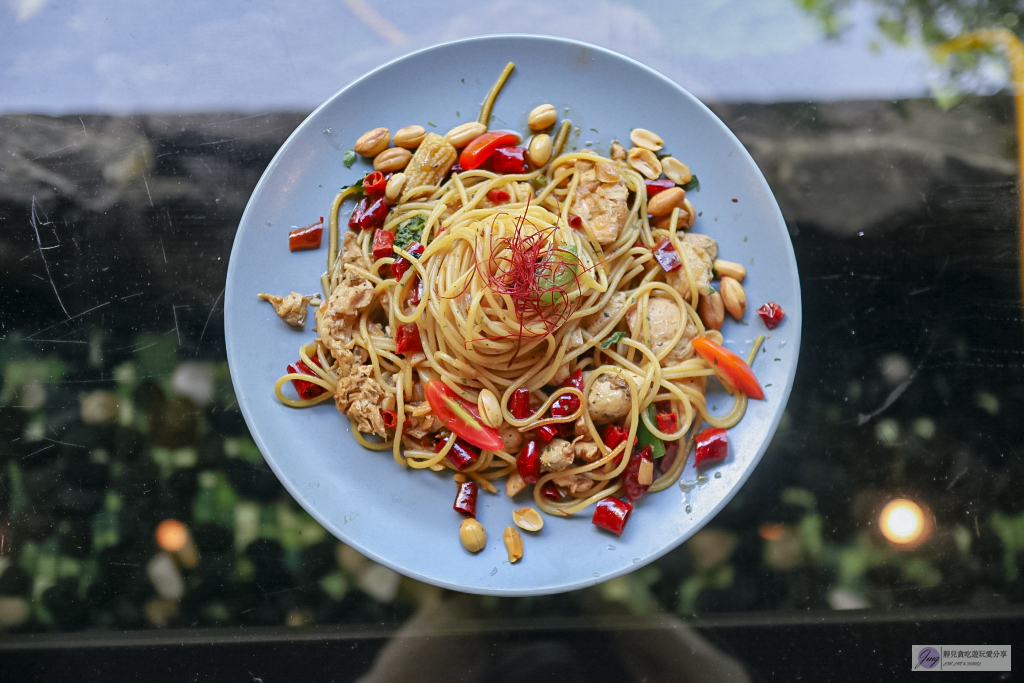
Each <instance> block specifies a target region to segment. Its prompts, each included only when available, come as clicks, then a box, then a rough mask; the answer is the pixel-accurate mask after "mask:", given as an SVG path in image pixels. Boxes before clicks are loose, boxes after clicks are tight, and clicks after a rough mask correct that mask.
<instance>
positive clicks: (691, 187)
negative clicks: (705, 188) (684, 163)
mask: <svg viewBox="0 0 1024 683" xmlns="http://www.w3.org/2000/svg"><path fill="white" fill-rule="evenodd" d="M683 189H684V190H686V191H687V192H699V191H700V181H699V180H697V176H696V175H693V176H692V177H691V178H690V182H688V183H686V184H685V185H683Z"/></svg>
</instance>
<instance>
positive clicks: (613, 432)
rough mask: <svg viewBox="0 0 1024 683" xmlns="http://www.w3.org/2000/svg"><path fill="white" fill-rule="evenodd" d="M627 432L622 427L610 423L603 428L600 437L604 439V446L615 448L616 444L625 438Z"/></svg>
mask: <svg viewBox="0 0 1024 683" xmlns="http://www.w3.org/2000/svg"><path fill="white" fill-rule="evenodd" d="M628 433H629V432H627V431H626V430H625V429H624V428H622V427H620V426H618V425H613V424H612V425H608V426H607V427H605V428H604V434H602V435H601V438H602V439H603V440H604V445H605V446H607V447H608V448H610V449H612V450H615V447H616V446H618V445H619V444H620V443H622V442H623V441H625V440H626V435H627V434H628Z"/></svg>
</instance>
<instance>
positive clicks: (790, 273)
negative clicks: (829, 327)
mask: <svg viewBox="0 0 1024 683" xmlns="http://www.w3.org/2000/svg"><path fill="white" fill-rule="evenodd" d="M495 40H523V41H536V42H546V43H556V44H561V45H569V46H573V47H577V48H585V49H588V50H594V51H596V52H600V53H604V54H605V55H606V56H609V57H611V58H614V59H618V60H622V61H624V62H626V63H628V64H629V65H630V66H632V67H634V68H640V69H642V70H644V71H646V72H648V73H649V74H651V75H652V76H654V77H655V78H657V79H658V80H659V81H660V82H661V83H662V84H663V85H665V86H666V87H670V88H673V89H675V90H676V91H677V92H678V93H679V94H681V95H682V96H684V97H686V98H688V99H689V100H690V101H691V102H692V103H693V104H695V105H697V107H698V108H699V109H700V110H702V113H704V114H705V116H707V117H708V118H709V119H710V120H711V121H712V122H713V124H714V125H715V126H717V127H718V128H719V129H720V131H721V132H723V133H724V134H725V135H726V136H727V137H728V138H731V139H732V141H733V142H734V143H735V145H736V147H737V148H738V149H739V150H740V151H741V154H742V155H743V157H744V160H745V161H746V162H747V163H749V164H750V165H751V166H752V167H753V168H754V169H756V171H757V174H756V175H757V182H758V184H759V185H760V186H761V189H762V190H763V191H764V192H765V193H766V194H767V196H768V198H770V199H771V214H772V215H773V218H774V219H776V220H777V221H778V222H779V223H780V224H781V225H782V226H783V227H786V221H785V217H784V216H783V215H782V210H781V208H780V207H779V203H778V200H777V199H776V197H775V193H774V192H772V189H771V187H770V186H769V184H768V181H767V179H766V178H765V176H764V173H763V172H762V171H761V168H760V166H758V165H757V162H756V161H755V160H754V158H753V157H752V156H751V155H750V152H749V151H748V150H747V148H746V147H745V146H744V145H743V143H742V142H741V141H740V140H739V138H738V137H737V136H736V135H735V133H733V131H732V130H731V129H730V128H729V127H728V126H727V125H725V123H724V122H723V121H722V120H721V119H720V118H719V117H718V115H716V114H715V113H714V112H713V111H712V110H711V109H710V108H709V107H708V106H707V105H706V104H704V103H703V102H702V101H700V100H699V99H698V98H697V97H696V96H695V95H693V94H692V93H690V92H689V91H688V90H686V89H685V88H684V87H683V86H681V85H679V84H678V83H676V82H675V81H673V80H672V79H671V78H669V77H668V76H666V75H665V74H663V73H661V72H660V71H658V70H656V69H654V68H652V67H650V66H648V65H646V64H644V63H642V62H640V61H638V60H636V59H633V58H632V57H629V56H627V55H624V54H622V53H620V52H616V51H614V50H611V49H608V48H605V47H602V46H599V45H594V44H592V43H587V42H584V41H580V40H576V39H573V38H564V37H560V36H550V35H544V34H531V33H490V34H482V35H476V36H470V37H466V38H459V39H455V40H450V41H445V42H442V43H436V44H433V45H429V46H426V47H422V48H419V49H417V50H413V51H411V52H408V53H405V54H403V55H400V56H398V57H395V58H394V59H391V60H389V61H387V62H385V63H384V64H381V65H379V66H377V67H375V68H373V69H371V70H370V71H368V72H366V73H365V74H363V75H362V76H360V77H359V78H356V79H355V80H353V81H350V82H349V83H347V84H346V85H345V86H343V87H342V88H341V89H339V90H338V91H337V92H335V93H334V94H333V95H331V96H330V97H328V98H327V99H326V100H324V101H323V102H322V103H321V104H320V105H319V106H317V107H316V108H315V109H313V111H311V112H310V113H309V115H308V116H306V117H305V118H304V119H303V120H302V122H301V123H299V125H298V126H296V128H295V130H293V131H292V132H291V133H290V134H289V135H288V137H287V138H286V139H285V141H284V142H283V143H281V146H280V147H279V148H278V150H277V152H275V154H274V156H273V157H272V158H271V160H270V162H269V163H268V164H267V166H266V168H265V169H264V171H263V173H262V174H261V176H260V179H259V181H258V182H257V183H256V185H255V186H254V187H253V190H252V193H251V194H250V196H249V199H248V200H247V202H246V207H245V210H244V211H243V212H242V216H241V218H240V219H239V222H238V227H237V228H236V230H235V236H234V238H233V239H232V245H231V251H230V254H229V256H228V268H227V271H226V275H225V287H224V318H223V321H224V340H225V350H226V353H227V361H228V374H229V377H230V378H231V383H232V389H233V391H234V392H235V396H236V398H241V396H242V394H241V393H240V392H239V388H238V386H237V384H236V383H235V381H234V372H233V371H232V370H233V368H235V367H240V366H239V365H238V363H239V360H238V358H237V356H236V354H235V353H234V352H233V350H232V349H233V346H234V345H233V344H232V339H237V336H236V335H235V334H234V333H233V327H234V324H233V323H232V322H231V321H232V318H231V317H230V316H228V314H227V311H228V310H229V309H230V308H232V307H233V306H234V305H236V302H235V300H236V297H237V296H238V295H237V294H236V292H235V289H236V288H235V287H233V286H232V283H233V282H235V281H237V277H233V275H234V274H235V273H236V271H237V269H238V268H239V267H240V266H238V265H237V263H238V260H237V258H236V256H237V253H236V252H237V251H240V250H241V247H240V246H239V244H240V242H239V239H238V236H239V234H240V229H241V228H242V226H243V225H245V224H247V223H248V222H251V220H252V218H251V217H250V213H251V212H252V211H254V210H255V209H254V208H253V201H252V200H253V197H255V196H257V195H258V194H259V193H260V192H261V191H262V190H263V187H264V184H265V183H267V182H269V176H270V175H271V173H272V171H273V170H274V169H275V168H276V167H277V165H278V164H279V163H280V161H281V159H282V157H283V156H284V155H285V154H287V153H288V152H289V150H290V148H291V147H292V145H294V144H295V143H296V140H297V139H298V138H299V137H301V136H303V135H304V134H305V131H306V129H307V128H308V127H309V126H311V125H313V124H312V122H313V121H314V120H315V119H316V117H317V115H318V114H319V113H320V111H321V110H323V109H325V108H326V107H328V106H329V105H331V104H332V103H334V102H335V101H336V100H338V99H339V98H341V97H343V96H344V94H345V93H346V92H348V91H349V90H351V89H353V88H355V87H356V86H357V85H358V84H360V83H362V82H363V81H366V80H368V79H371V78H373V77H374V76H375V75H376V74H377V73H378V72H380V71H383V70H385V69H388V68H389V67H391V66H392V65H394V64H397V63H399V62H403V61H405V60H408V59H412V58H415V57H417V56H419V55H422V54H425V53H428V52H432V51H435V50H441V49H448V48H451V47H453V46H459V45H469V44H474V43H486V42H490V41H495ZM786 234H787V237H788V238H789V239H788V249H786V250H785V251H786V256H787V261H788V263H786V264H785V266H786V268H785V271H786V274H787V278H788V279H789V280H790V283H789V284H790V286H791V287H792V291H793V293H794V294H795V298H796V300H797V302H798V306H799V308H798V310H797V311H796V312H795V313H793V312H789V311H787V317H789V318H790V320H789V321H788V322H789V324H790V325H794V323H795V327H796V329H795V331H793V332H791V334H793V335H795V337H794V339H793V340H792V341H793V346H794V349H795V350H794V354H795V355H794V358H793V362H792V364H791V365H790V366H789V368H788V370H787V372H786V376H785V378H786V382H785V387H784V388H783V391H782V393H781V395H780V396H779V402H780V405H781V408H780V409H779V410H778V411H777V412H776V413H775V415H774V416H773V417H772V419H771V421H770V423H769V427H768V430H767V436H766V438H765V439H764V440H763V441H762V442H761V444H760V445H759V447H758V451H757V453H756V454H755V455H754V457H753V458H752V459H751V461H750V464H749V466H747V467H746V468H745V469H744V470H743V471H742V472H741V473H740V474H739V476H738V477H737V479H736V482H735V484H733V486H732V487H731V488H730V489H729V490H727V491H726V492H725V494H724V495H722V496H721V497H720V498H719V499H718V501H717V502H716V503H715V504H714V506H712V507H711V509H710V512H708V513H707V515H706V517H705V519H704V522H703V523H702V524H699V525H694V526H692V527H691V528H689V529H687V530H686V531H685V532H683V533H682V534H680V535H679V536H678V537H677V538H675V539H673V540H672V541H671V542H670V543H667V544H666V545H665V546H664V547H663V548H662V549H660V550H658V551H656V552H653V553H650V554H649V555H647V556H646V557H644V558H643V559H642V561H641V562H640V563H639V564H634V565H627V566H625V567H623V568H621V569H618V570H615V571H611V572H608V573H606V574H601V575H600V576H598V577H593V576H588V577H586V578H583V579H580V580H577V581H572V582H567V583H564V584H560V585H557V586H544V587H539V588H521V587H519V588H515V587H513V588H509V587H503V588H487V587H476V586H464V585H461V584H459V583H454V582H450V581H446V580H445V579H443V578H437V577H434V576H426V575H423V574H421V573H419V572H417V571H415V570H413V569H411V568H410V567H406V566H399V565H398V564H396V563H394V562H391V561H390V560H388V559H387V558H385V557H382V556H380V555H378V554H377V553H375V552H374V551H373V550H371V549H369V548H366V547H365V546H363V545H362V544H361V543H359V542H358V541H355V540H352V539H349V538H348V535H347V534H345V533H343V532H342V530H341V529H340V528H339V526H338V525H337V524H335V523H334V522H333V521H331V520H329V519H327V518H326V517H325V516H324V515H321V514H320V512H319V511H318V510H317V507H316V506H314V505H312V504H309V503H308V501H307V499H306V496H304V495H301V493H300V491H299V488H298V485H297V484H295V483H293V482H291V481H290V479H289V478H288V477H286V476H284V473H283V472H282V470H281V469H280V467H279V465H278V463H277V462H276V460H275V458H274V457H273V456H272V455H268V454H269V453H270V448H269V447H268V446H267V444H266V443H265V441H264V439H263V436H262V434H261V433H260V431H259V430H258V429H253V428H252V425H253V424H254V417H253V415H251V414H250V408H249V404H248V400H247V399H245V400H238V406H239V409H240V411H241V413H242V416H243V418H244V419H245V422H246V428H247V429H248V431H249V434H250V436H251V437H252V439H253V441H254V442H255V444H256V446H257V448H258V449H259V451H260V454H261V455H262V456H263V459H264V461H265V462H266V463H267V465H268V466H269V467H270V469H271V471H273V473H274V475H275V476H276V477H277V479H278V481H279V482H280V483H281V484H282V486H284V488H285V490H287V491H288V493H289V495H291V496H292V498H293V499H294V500H295V502H296V503H298V504H299V506H300V507H302V509H303V510H305V511H306V512H307V513H308V514H309V515H310V516H311V517H312V518H313V519H315V520H316V521H317V523H318V524H320V525H321V526H322V527H323V528H324V529H325V530H326V531H328V533H330V534H331V535H333V536H334V537H335V538H336V539H338V540H340V541H342V542H343V543H345V544H346V545H348V546H350V547H352V548H353V549H355V550H357V551H358V552H360V553H361V554H363V555H364V556H366V557H368V558H369V559H371V560H373V561H374V562H377V563H378V564H381V565H383V566H385V567H388V568H389V569H391V570H393V571H395V572H397V573H399V574H400V575H402V576H408V577H410V578H413V579H415V580H417V581H422V582H424V583H428V584H430V585H435V586H439V587H441V588H447V589H450V590H454V591H458V592H462V593H470V594H477V595H493V596H499V597H527V596H537V595H552V594H559V593H565V592H568V591H573V590H579V589H582V588H588V587H591V586H594V585H597V584H599V583H604V582H606V581H609V580H611V579H614V578H618V577H620V576H624V575H626V574H629V573H632V572H633V571H636V570H637V569H639V568H641V567H644V566H647V565H649V564H650V563H652V562H654V561H656V560H657V559H659V558H661V557H663V556H665V555H666V554H668V553H669V552H671V551H673V550H675V549H676V548H678V547H679V546H680V545H682V544H683V543H685V542H686V541H687V540H688V539H690V538H691V537H692V536H693V535H694V534H696V533H697V532H699V531H700V530H701V529H703V528H705V527H706V526H707V525H708V524H709V523H710V522H711V520H713V519H714V518H715V517H716V516H717V515H718V514H719V513H720V512H721V511H722V509H723V508H724V507H725V506H726V505H727V504H728V503H729V502H730V501H731V500H732V499H733V497H734V496H735V495H736V494H737V493H738V492H739V490H740V489H741V488H742V487H743V485H744V484H745V483H746V482H747V480H748V479H749V478H750V476H751V475H752V474H753V471H754V470H755V469H756V468H757V465H758V464H759V463H760V461H761V458H762V457H764V455H765V453H766V452H767V449H768V446H769V444H770V443H771V441H772V439H773V438H774V436H775V434H776V432H777V430H778V427H779V423H780V422H781V420H782V415H783V413H784V412H785V409H786V406H787V405H788V403H789V398H790V395H791V394H792V390H793V385H794V380H795V377H796V371H797V367H798V366H799V362H800V350H801V347H802V337H803V295H802V290H801V287H800V276H799V270H798V267H797V261H796V253H795V249H794V248H793V241H792V236H791V235H789V232H788V229H787V231H786ZM791 316H792V317H791ZM766 336H767V335H766Z"/></svg>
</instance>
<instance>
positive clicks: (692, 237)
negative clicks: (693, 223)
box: [682, 232, 718, 261]
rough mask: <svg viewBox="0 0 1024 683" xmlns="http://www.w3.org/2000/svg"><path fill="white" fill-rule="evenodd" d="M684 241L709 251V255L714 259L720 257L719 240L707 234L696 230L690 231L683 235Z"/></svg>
mask: <svg viewBox="0 0 1024 683" xmlns="http://www.w3.org/2000/svg"><path fill="white" fill-rule="evenodd" d="M682 241H683V242H686V243H687V244H690V245H691V246H693V247H695V248H697V249H703V250H704V251H705V252H707V255H708V257H709V258H710V259H711V260H712V261H714V260H715V259H716V258H718V242H716V241H715V240H713V239H711V238H710V237H708V236H707V235H701V234H699V233H696V232H688V233H685V234H684V235H683V236H682Z"/></svg>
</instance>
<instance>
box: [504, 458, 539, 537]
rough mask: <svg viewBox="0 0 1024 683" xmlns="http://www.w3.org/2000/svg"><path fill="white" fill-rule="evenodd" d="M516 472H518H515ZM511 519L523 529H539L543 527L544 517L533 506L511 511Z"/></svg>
mask: <svg viewBox="0 0 1024 683" xmlns="http://www.w3.org/2000/svg"><path fill="white" fill-rule="evenodd" d="M516 474H518V472H517V473H516ZM509 478H511V477H509ZM512 521H513V522H515V523H516V526H517V527H519V528H520V529H523V530H524V531H540V530H541V529H542V528H543V527H544V518H543V517H541V516H540V513H539V512H537V511H536V510H534V509H533V508H519V509H518V510H513V511H512Z"/></svg>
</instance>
